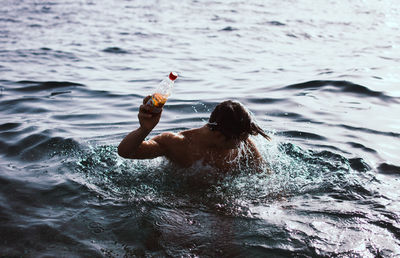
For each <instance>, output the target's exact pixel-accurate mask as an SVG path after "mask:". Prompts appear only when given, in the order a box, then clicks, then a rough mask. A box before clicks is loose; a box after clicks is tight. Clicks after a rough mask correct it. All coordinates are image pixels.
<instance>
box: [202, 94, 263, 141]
mask: <svg viewBox="0 0 400 258" xmlns="http://www.w3.org/2000/svg"><path fill="white" fill-rule="evenodd" d="M207 126H208V127H209V128H210V129H211V130H213V131H214V130H215V131H219V132H221V133H222V134H223V135H224V136H225V137H226V138H227V139H238V138H239V137H240V136H241V135H242V134H244V133H247V134H251V135H258V134H261V135H262V136H263V137H264V138H265V139H267V140H271V138H270V137H269V136H268V135H267V134H265V132H264V130H263V129H261V128H260V127H259V126H258V125H257V124H256V123H255V122H254V121H253V119H252V117H251V115H250V113H249V111H248V110H247V109H246V108H245V107H244V106H243V105H242V104H241V103H240V102H237V101H232V100H227V101H224V102H221V103H220V104H218V105H217V106H216V107H215V109H214V111H213V112H212V113H211V116H210V119H209V120H208V124H207Z"/></svg>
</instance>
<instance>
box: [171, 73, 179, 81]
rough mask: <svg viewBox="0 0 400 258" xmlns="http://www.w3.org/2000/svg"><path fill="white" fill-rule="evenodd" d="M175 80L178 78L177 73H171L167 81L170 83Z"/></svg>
mask: <svg viewBox="0 0 400 258" xmlns="http://www.w3.org/2000/svg"><path fill="white" fill-rule="evenodd" d="M176 78H178V74H177V73H175V72H171V73H170V74H169V79H170V80H171V81H175V80H176Z"/></svg>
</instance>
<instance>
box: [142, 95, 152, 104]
mask: <svg viewBox="0 0 400 258" xmlns="http://www.w3.org/2000/svg"><path fill="white" fill-rule="evenodd" d="M150 98H151V96H150V95H148V96H146V97H144V99H143V104H144V105H145V104H147V101H149V99H150Z"/></svg>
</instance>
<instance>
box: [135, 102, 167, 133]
mask: <svg viewBox="0 0 400 258" xmlns="http://www.w3.org/2000/svg"><path fill="white" fill-rule="evenodd" d="M150 98H151V96H147V97H145V98H144V99H143V105H141V106H140V108H139V114H138V118H139V123H140V127H142V129H145V130H147V131H151V130H153V128H154V127H155V126H156V125H157V124H158V122H159V121H160V118H161V113H162V107H161V108H155V107H152V106H149V105H147V104H146V103H147V101H149V99H150Z"/></svg>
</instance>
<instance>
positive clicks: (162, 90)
mask: <svg viewBox="0 0 400 258" xmlns="http://www.w3.org/2000/svg"><path fill="white" fill-rule="evenodd" d="M176 78H178V74H177V73H175V72H171V73H170V74H169V76H168V77H167V78H165V79H164V80H162V81H161V82H160V84H159V85H158V87H157V89H156V90H155V91H154V93H153V94H152V95H151V98H150V99H149V100H148V101H147V103H146V104H147V105H150V106H153V107H156V108H161V107H162V106H164V104H165V102H167V99H168V97H169V95H171V92H172V87H173V86H174V81H175V80H176Z"/></svg>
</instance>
